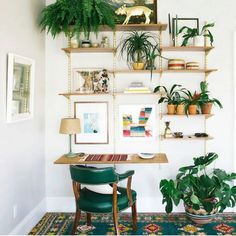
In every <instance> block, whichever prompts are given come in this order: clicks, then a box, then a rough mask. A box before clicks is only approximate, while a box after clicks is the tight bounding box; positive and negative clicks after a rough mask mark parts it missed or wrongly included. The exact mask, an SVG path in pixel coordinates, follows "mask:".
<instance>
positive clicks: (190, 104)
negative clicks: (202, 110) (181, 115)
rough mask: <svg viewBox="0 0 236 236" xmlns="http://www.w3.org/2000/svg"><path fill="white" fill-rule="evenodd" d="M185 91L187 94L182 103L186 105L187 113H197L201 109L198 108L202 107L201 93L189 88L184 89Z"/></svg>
mask: <svg viewBox="0 0 236 236" xmlns="http://www.w3.org/2000/svg"><path fill="white" fill-rule="evenodd" d="M183 93H184V94H185V95H186V97H184V98H183V99H182V103H183V104H184V105H185V113H186V114H189V115H196V114H197V113H198V112H199V111H198V108H199V107H200V97H201V94H200V93H197V92H196V91H195V92H194V93H192V92H190V91H189V90H187V89H186V90H184V91H183Z"/></svg>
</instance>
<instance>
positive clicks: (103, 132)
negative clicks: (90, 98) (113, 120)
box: [74, 102, 109, 144]
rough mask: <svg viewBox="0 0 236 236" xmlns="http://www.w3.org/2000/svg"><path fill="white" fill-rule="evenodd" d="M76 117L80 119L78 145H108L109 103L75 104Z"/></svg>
mask: <svg viewBox="0 0 236 236" xmlns="http://www.w3.org/2000/svg"><path fill="white" fill-rule="evenodd" d="M74 111H75V117H76V118H79V119H80V122H81V133H80V134H76V136H75V143H76V144H108V143H109V135H108V130H109V124H108V123H109V122H108V102H75V103H74Z"/></svg>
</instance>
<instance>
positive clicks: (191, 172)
mask: <svg viewBox="0 0 236 236" xmlns="http://www.w3.org/2000/svg"><path fill="white" fill-rule="evenodd" d="M217 158H218V155H217V154H216V153H208V154H207V155H205V156H200V157H197V158H193V160H194V164H193V165H190V166H184V167H182V168H180V169H179V173H178V174H177V176H176V178H175V179H174V180H172V179H170V180H168V179H163V180H161V182H160V190H161V193H162V195H163V201H162V202H163V204H166V207H165V210H166V212H167V213H170V212H172V210H173V204H174V205H176V206H178V205H179V203H180V201H181V200H183V202H184V203H185V204H186V205H188V206H190V207H192V208H193V209H195V210H199V209H205V210H206V211H207V213H208V214H210V212H212V210H214V209H218V211H219V212H223V211H224V210H225V208H226V207H235V205H236V186H232V181H233V180H236V173H230V174H228V173H226V172H225V171H224V170H221V169H213V170H212V171H211V173H208V172H207V167H208V166H209V165H210V164H212V163H213V162H214V161H215V160H216V159H217Z"/></svg>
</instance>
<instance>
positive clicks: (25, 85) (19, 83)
mask: <svg viewBox="0 0 236 236" xmlns="http://www.w3.org/2000/svg"><path fill="white" fill-rule="evenodd" d="M34 80H35V61H34V60H33V59H31V58H27V57H24V56H20V55H16V54H13V53H9V54H8V73H7V112H6V114H7V117H6V119H7V123H11V122H18V121H23V120H27V119H31V118H32V117H33V108H34V107H33V98H34Z"/></svg>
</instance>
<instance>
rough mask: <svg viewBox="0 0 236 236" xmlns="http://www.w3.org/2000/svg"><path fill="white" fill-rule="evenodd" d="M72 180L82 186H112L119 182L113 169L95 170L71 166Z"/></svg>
mask: <svg viewBox="0 0 236 236" xmlns="http://www.w3.org/2000/svg"><path fill="white" fill-rule="evenodd" d="M70 174H71V178H72V180H74V181H76V182H79V183H80V184H94V185H96V184H110V183H115V182H118V176H117V174H116V172H115V170H114V168H113V167H107V168H94V167H86V166H72V165H71V166H70Z"/></svg>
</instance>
